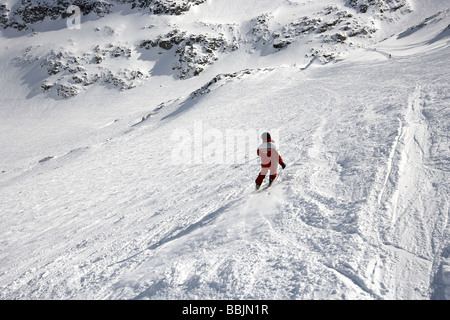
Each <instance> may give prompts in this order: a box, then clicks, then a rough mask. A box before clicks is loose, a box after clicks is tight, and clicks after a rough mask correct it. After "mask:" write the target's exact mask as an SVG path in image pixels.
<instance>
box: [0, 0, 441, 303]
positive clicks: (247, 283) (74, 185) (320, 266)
mask: <svg viewBox="0 0 450 320" xmlns="http://www.w3.org/2000/svg"><path fill="white" fill-rule="evenodd" d="M13 2H14V1H7V2H6V3H7V4H8V5H10V7H11V8H12V7H14V5H13V4H12V3H13ZM394 2H395V3H400V4H402V3H405V4H406V5H405V6H403V7H401V9H398V10H397V9H396V10H392V11H389V12H387V11H386V8H384V7H383V8H384V12H383V13H380V11H379V9H377V8H376V7H369V9H368V11H366V12H361V11H364V7H361V6H360V5H364V4H365V3H367V1H320V2H319V1H317V2H312V1H309V2H306V1H305V2H303V1H273V0H272V1H246V2H242V1H234V0H233V1H219V0H208V1H206V2H205V3H203V4H199V5H196V6H193V7H192V8H191V9H190V10H189V11H188V12H186V13H184V14H182V15H175V16H171V15H150V14H148V13H146V12H145V10H132V9H131V8H130V7H129V6H126V5H124V6H123V7H120V6H117V7H113V9H114V8H116V9H117V8H122V10H121V11H120V10H116V9H114V10H112V12H111V13H110V14H108V15H105V16H104V17H101V18H99V19H97V18H95V17H94V16H92V15H91V16H90V18H89V19H88V20H86V21H84V22H83V23H82V26H81V29H79V30H69V29H67V28H64V27H63V28H53V26H54V25H53V22H52V20H48V21H47V20H44V21H43V22H38V23H37V24H40V25H39V30H42V31H39V32H37V33H33V31H32V30H28V29H24V30H21V31H18V30H12V29H11V28H8V29H5V30H4V31H3V34H2V36H1V37H2V43H5V45H4V48H3V49H1V52H0V59H1V61H2V63H1V64H0V65H1V66H0V68H1V69H0V82H1V88H2V89H1V90H2V95H1V99H0V110H1V112H0V123H1V126H0V137H1V142H0V147H1V148H0V155H1V157H0V170H1V174H0V188H1V194H2V197H1V200H0V214H1V220H0V230H1V233H0V244H1V246H0V261H1V262H0V297H1V298H2V299H318V300H319V299H446V298H447V299H450V280H449V277H450V269H449V265H450V233H449V232H450V229H449V223H448V218H449V184H448V181H449V180H450V179H449V169H450V166H449V160H450V150H449V136H448V132H449V120H448V119H449V116H450V114H449V112H450V111H449V107H448V102H449V97H450V90H449V88H448V83H449V82H450V79H449V78H450V77H449V74H448V70H447V69H448V68H446V66H447V65H448V61H449V57H450V51H449V50H450V49H449V40H450V38H449V36H450V32H449V25H450V11H449V7H448V5H445V4H443V3H442V1H429V2H428V3H427V4H426V5H423V4H421V2H419V1H394ZM394 2H389V1H381V2H380V3H383V4H385V5H390V4H389V3H394ZM355 3H357V4H358V6H352V5H354V4H355ZM333 6H336V8H334V7H333ZM248 8H252V10H251V11H249V10H248ZM343 11H345V12H347V14H348V13H351V14H352V17H348V16H345V15H343V14H342V13H341V12H343ZM339 15H340V16H339ZM338 16H339V17H343V18H342V20H340V21H341V22H336V24H333V23H335V21H337V20H335V17H338ZM344 16H345V17H344ZM303 17H308V19H305V18H303ZM314 19H320V24H319V25H317V26H315V21H318V20H314ZM331 22H333V23H331ZM347 22H348V23H349V25H350V26H352V28H351V29H350V30H349V31H346V32H349V33H350V32H355V30H363V29H364V28H366V27H367V28H366V29H364V30H371V29H370V28H374V29H373V30H376V31H374V32H373V33H370V32H368V34H366V35H364V36H363V35H360V36H355V37H350V36H349V34H348V33H346V35H347V36H348V38H347V39H346V40H343V42H342V41H340V40H339V39H343V38H339V37H337V38H336V37H335V34H337V33H340V34H341V33H343V32H344V31H343V30H340V29H339V30H338V29H336V28H343V27H344V23H347ZM59 23H60V24H61V21H59ZM37 24H36V25H37ZM36 25H34V26H35V29H36V30H37V27H36ZM311 26H314V28H315V29H314V31H305V32H303V31H302V30H307V29H308V28H309V27H311ZM369 26H372V27H370V28H369ZM305 27H307V29H304V28H305ZM322 27H324V29H323V30H324V31H323V32H322V31H321V28H322ZM360 27H361V28H363V29H360ZM299 28H300V29H299ZM173 30H178V31H179V32H177V33H174V35H182V34H183V32H186V34H185V36H183V37H185V38H183V40H182V42H180V44H176V40H172V39H174V38H173V35H169V34H170V32H171V31H173ZM311 30H312V29H311ZM202 34H206V35H208V37H206V38H198V42H195V43H194V45H193V46H192V48H194V49H195V50H193V51H189V52H190V53H189V55H183V54H185V53H186V52H188V51H187V49H186V48H190V47H189V45H186V46H185V44H186V42H187V41H189V39H191V41H192V39H194V38H193V37H187V35H202ZM276 34H278V36H276ZM274 35H275V36H274ZM211 39H213V40H211ZM336 39H337V40H336ZM144 40H145V41H150V40H152V41H156V40H157V42H155V43H158V45H157V46H155V47H152V46H151V45H150V46H147V47H146V46H145V45H144V46H142V47H141V45H142V44H143V41H144ZM338 40H339V41H338ZM161 41H162V42H163V44H162V45H163V46H165V45H168V44H169V43H171V44H172V45H173V47H172V48H171V49H169V50H166V49H164V48H162V47H161V46H160V44H161ZM164 41H168V42H164ZM172 41H173V42H172ZM148 43H150V42H148ZM211 43H219V44H220V46H219V45H218V48H221V49H218V50H216V49H211V48H216V47H215V45H213V46H211ZM109 44H113V45H112V46H110V45H109ZM97 45H98V46H99V48H100V49H99V50H97V51H95V50H94V49H93V48H95V46H97ZM274 45H275V46H274ZM202 46H204V47H203V48H202ZM279 46H281V47H279ZM27 48H30V49H27ZM117 48H124V50H123V51H120V50H119V51H118V52H119V53H120V54H119V56H117V57H116V56H114V54H112V55H111V52H117V51H114V50H115V49H117ZM126 48H128V49H130V52H131V53H130V55H129V56H127V54H126V52H127V50H126ZM205 48H206V49H208V48H209V49H211V50H212V55H211V50H205ZM178 49H180V51H179V52H181V51H182V52H183V54H180V55H177V50H178ZM27 50H28V51H27ZM51 50H53V53H51ZM155 50H156V51H155ZM183 50H184V51H183ZM196 50H197V51H196ZM49 52H50V54H49ZM58 52H61V53H62V54H61V55H58V54H57V53H58ZM122 52H125V55H124V56H123V55H122ZM85 53H86V55H85V56H88V57H89V59H91V58H93V57H94V54H99V53H101V58H102V61H101V63H100V64H97V63H92V60H89V61H88V60H86V61H85V62H84V60H81V59H80V57H83V56H84V54H85ZM59 57H63V58H62V59H59ZM66 57H68V58H67V59H66ZM74 57H75V58H78V60H77V61H79V63H78V65H77V66H81V67H82V68H83V72H86V74H88V75H89V76H90V75H100V76H99V79H98V80H96V81H94V82H93V83H90V84H86V83H85V84H82V85H81V84H80V83H77V82H75V81H74V80H73V79H74V78H73V76H74V75H79V76H81V73H80V74H78V73H71V72H70V71H67V70H68V69H64V71H58V72H56V73H55V74H48V72H47V71H46V70H47V66H48V65H49V64H51V65H52V67H54V62H55V61H56V62H61V63H62V64H61V65H59V66H69V65H70V66H72V64H65V63H68V61H69V60H70V59H72V58H74ZM69 58H70V59H69ZM181 58H182V59H181ZM184 58H191V60H189V59H187V60H183V59H184ZM58 59H59V60H58ZM45 61H47V62H48V63H47V64H46V63H44V64H42V63H43V62H45ZM205 61H209V62H207V63H204V64H203V62H205ZM199 62H201V63H200V64H199ZM173 66H176V67H180V68H181V69H177V68H175V69H173V68H172V67H173ZM199 66H200V67H201V68H202V70H201V71H200V72H199V73H198V75H196V76H193V72H194V71H195V70H199V69H196V68H198V67H199ZM63 68H65V67H63ZM53 70H54V69H53ZM124 70H127V72H128V71H129V72H131V71H141V72H142V74H143V75H145V77H142V78H137V80H136V79H134V80H130V79H131V78H129V77H128V76H129V73H127V72H124ZM180 70H186V75H188V76H186V77H185V78H180V77H179V75H180V73H178V72H179V71H180ZM110 75H113V77H111V76H110ZM113 78H114V79H116V80H117V81H118V82H119V83H121V84H123V83H125V84H126V85H129V84H132V85H133V88H132V89H125V90H122V89H123V88H122V89H121V87H120V86H119V87H118V86H116V85H114V84H113V83H112V82H108V79H109V80H111V79H113ZM86 79H88V80H89V79H91V80H92V78H89V77H87V78H85V79H84V80H86ZM84 80H83V81H84ZM122 80H123V82H121V81H122ZM45 81H47V82H45ZM128 81H131V82H128ZM43 83H51V84H53V83H54V86H53V87H52V89H50V90H49V91H48V92H47V91H45V90H42V84H43ZM65 84H70V85H71V88H75V90H76V91H77V94H75V95H73V96H70V97H66V98H64V97H61V96H60V95H59V94H58V92H57V91H56V88H57V86H58V85H65ZM52 90H54V91H52ZM267 130H268V131H270V132H272V133H273V135H274V136H275V139H276V142H277V144H278V146H279V149H280V153H281V155H282V156H283V158H284V160H285V162H286V164H287V168H286V169H285V170H283V171H280V176H279V180H278V181H277V183H276V184H275V185H274V186H273V187H272V188H271V189H270V192H264V191H263V192H260V193H254V192H253V187H254V186H253V184H254V179H255V178H256V176H257V174H258V171H259V164H258V161H257V160H255V158H256V151H255V150H256V147H257V145H258V143H259V136H260V134H261V133H262V132H263V131H267ZM280 170H281V168H280Z"/></svg>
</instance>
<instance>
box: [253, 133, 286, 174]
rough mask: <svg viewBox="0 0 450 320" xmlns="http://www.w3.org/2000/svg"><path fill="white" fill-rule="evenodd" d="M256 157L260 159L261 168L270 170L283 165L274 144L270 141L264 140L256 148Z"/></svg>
mask: <svg viewBox="0 0 450 320" xmlns="http://www.w3.org/2000/svg"><path fill="white" fill-rule="evenodd" d="M257 153H258V156H260V157H261V167H263V168H270V167H271V166H277V165H278V164H282V163H283V159H282V158H281V156H280V155H279V153H278V150H277V148H276V146H275V142H274V141H273V140H272V139H269V140H264V141H263V143H262V144H261V145H260V146H259V147H258V151H257Z"/></svg>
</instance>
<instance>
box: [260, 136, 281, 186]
mask: <svg viewBox="0 0 450 320" xmlns="http://www.w3.org/2000/svg"><path fill="white" fill-rule="evenodd" d="M261 139H262V140H263V143H262V144H261V145H260V146H259V147H258V151H257V153H258V156H259V157H260V158H261V172H260V173H259V175H258V178H256V181H255V182H256V190H258V189H259V188H260V187H261V184H262V182H263V180H264V178H265V176H266V175H267V173H268V172H269V171H270V176H269V187H270V186H271V185H272V183H273V181H274V180H275V178H276V177H277V169H278V164H280V165H281V167H282V168H283V169H284V168H286V165H285V164H284V162H283V159H282V158H281V156H280V155H279V154H278V151H277V148H276V146H275V144H274V141H273V140H272V138H271V137H270V133H268V132H264V133H263V134H262V135H261Z"/></svg>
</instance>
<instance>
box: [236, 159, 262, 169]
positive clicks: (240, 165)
mask: <svg viewBox="0 0 450 320" xmlns="http://www.w3.org/2000/svg"><path fill="white" fill-rule="evenodd" d="M257 159H258V157H256V158H253V159H250V160H247V161H245V162H244V163H241V164H238V165H235V166H234V168H239V167H242V166H243V165H244V164H247V163H250V162H252V161H255V160H257Z"/></svg>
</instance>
